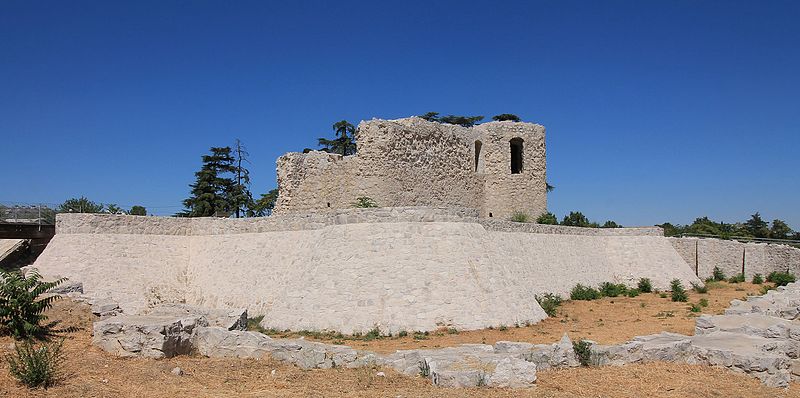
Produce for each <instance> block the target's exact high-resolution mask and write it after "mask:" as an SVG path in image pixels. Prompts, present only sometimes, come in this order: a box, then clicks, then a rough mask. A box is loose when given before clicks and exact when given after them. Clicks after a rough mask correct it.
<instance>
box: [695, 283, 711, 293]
mask: <svg viewBox="0 0 800 398" xmlns="http://www.w3.org/2000/svg"><path fill="white" fill-rule="evenodd" d="M692 290H694V291H695V292H697V293H708V286H706V285H700V284H697V283H694V282H692Z"/></svg>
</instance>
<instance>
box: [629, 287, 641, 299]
mask: <svg viewBox="0 0 800 398" xmlns="http://www.w3.org/2000/svg"><path fill="white" fill-rule="evenodd" d="M638 295H639V289H630V290H628V297H636V296H638Z"/></svg>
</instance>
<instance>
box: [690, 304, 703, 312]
mask: <svg viewBox="0 0 800 398" xmlns="http://www.w3.org/2000/svg"><path fill="white" fill-rule="evenodd" d="M689 311H691V312H700V304H692V305H690V306H689Z"/></svg>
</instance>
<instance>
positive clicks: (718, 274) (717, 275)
mask: <svg viewBox="0 0 800 398" xmlns="http://www.w3.org/2000/svg"><path fill="white" fill-rule="evenodd" d="M711 277H712V278H713V279H714V280H715V281H724V280H725V274H724V273H723V272H722V270H721V269H719V267H714V272H712V274H711Z"/></svg>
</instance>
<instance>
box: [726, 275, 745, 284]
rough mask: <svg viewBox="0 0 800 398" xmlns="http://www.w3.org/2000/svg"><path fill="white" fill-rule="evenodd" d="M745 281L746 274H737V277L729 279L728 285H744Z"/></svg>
mask: <svg viewBox="0 0 800 398" xmlns="http://www.w3.org/2000/svg"><path fill="white" fill-rule="evenodd" d="M744 281H745V279H744V274H742V273H739V274H736V275H734V276H732V277H730V278H728V283H742V282H744Z"/></svg>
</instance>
